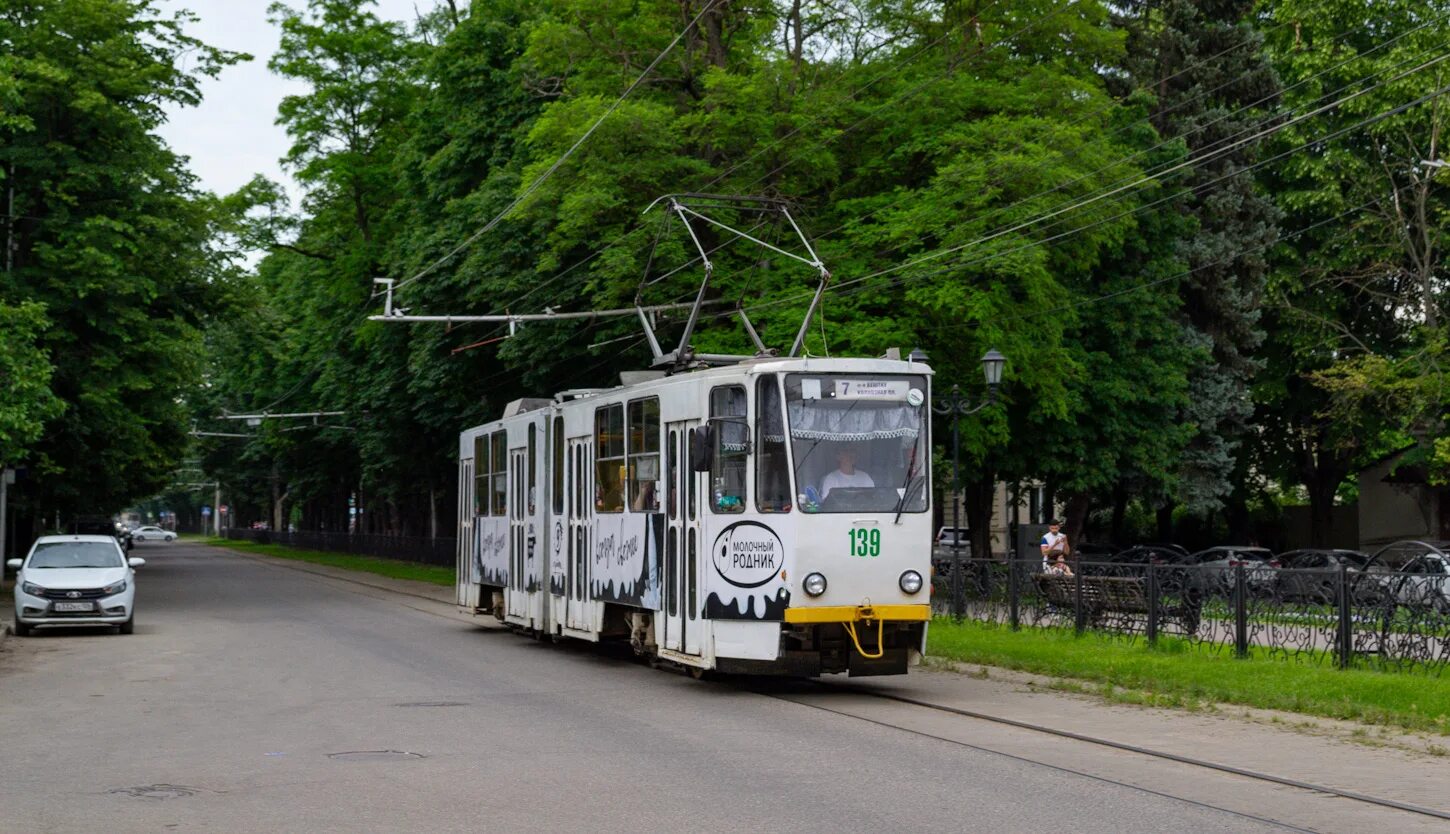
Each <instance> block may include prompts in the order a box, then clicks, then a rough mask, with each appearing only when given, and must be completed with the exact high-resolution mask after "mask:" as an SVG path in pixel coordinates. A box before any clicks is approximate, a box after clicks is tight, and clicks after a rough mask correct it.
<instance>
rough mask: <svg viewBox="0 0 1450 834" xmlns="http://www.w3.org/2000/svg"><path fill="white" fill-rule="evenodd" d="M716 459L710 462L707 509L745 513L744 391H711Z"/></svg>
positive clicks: (746, 442) (738, 388)
mask: <svg viewBox="0 0 1450 834" xmlns="http://www.w3.org/2000/svg"><path fill="white" fill-rule="evenodd" d="M710 416H711V417H724V418H729V419H724V420H713V421H712V423H713V425H714V427H715V459H714V460H713V461H711V463H710V508H711V509H712V510H714V511H715V512H717V513H743V512H745V480H746V467H747V465H748V461H749V458H748V456H747V454H746V450H747V449H748V448H749V445H750V428H749V426H747V425H746V421H745V416H746V411H745V389H744V388H743V387H741V386H739V385H729V386H721V387H719V388H716V389H714V390H712V391H711V392H710Z"/></svg>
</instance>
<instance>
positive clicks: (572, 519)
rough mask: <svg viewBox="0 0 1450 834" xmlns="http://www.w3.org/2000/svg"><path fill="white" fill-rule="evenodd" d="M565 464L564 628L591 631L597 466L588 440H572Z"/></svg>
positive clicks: (567, 450) (585, 438) (584, 438)
mask: <svg viewBox="0 0 1450 834" xmlns="http://www.w3.org/2000/svg"><path fill="white" fill-rule="evenodd" d="M565 451H566V455H565V458H564V465H565V466H567V467H568V471H567V473H566V475H567V480H568V483H567V485H566V486H565V490H566V491H567V493H568V500H567V501H566V502H565V503H566V504H567V505H568V506H567V510H568V515H569V529H568V533H567V537H566V539H565V542H564V546H565V568H564V572H565V580H564V591H565V597H564V627H565V628H571V629H575V630H578V631H588V630H589V628H590V622H589V607H588V605H586V604H585V603H586V598H587V596H588V591H589V562H590V559H589V553H590V549H589V547H590V541H589V539H590V531H591V524H590V522H591V519H592V517H593V507H594V489H593V486H592V483H591V480H592V475H593V469H594V467H593V466H591V465H590V461H591V460H592V459H593V458H592V457H591V455H590V449H589V438H588V437H576V438H571V439H570V440H569V442H568V446H567V448H566V450H565Z"/></svg>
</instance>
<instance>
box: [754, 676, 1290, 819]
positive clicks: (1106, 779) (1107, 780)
mask: <svg viewBox="0 0 1450 834" xmlns="http://www.w3.org/2000/svg"><path fill="white" fill-rule="evenodd" d="M822 685H823V686H830V685H829V684H822ZM752 691H754V692H755V693H756V694H758V695H763V696H765V697H767V698H772V699H774V700H777V701H784V702H786V703H788V704H795V705H796V706H800V707H805V708H806V709H814V710H819V711H821V712H825V713H830V714H831V715H839V716H841V717H843V718H853V719H855V720H857V721H864V722H865V723H867V724H874V725H876V726H878V727H885V728H887V729H890V730H900V731H901V732H903V733H910V734H911V735H914V736H921V737H922V738H929V739H932V740H933V741H944V742H946V743H947V744H953V745H956V746H957V747H965V748H966V749H968V750H976V751H977V752H979V753H987V754H989V755H993V756H1001V757H1002V758H1004V759H1011V760H1012V761H1015V762H1022V763H1023V764H1029V765H1033V766H1034V767H1045V768H1047V769H1049V770H1055V771H1058V772H1059V773H1068V774H1071V775H1073V776H1081V777H1082V778H1084V779H1091V780H1093V781H1094V782H1102V783H1104V784H1107V785H1115V786H1117V787H1120V788H1127V789H1128V790H1131V791H1137V792H1139V793H1146V794H1148V795H1150V796H1157V797H1161V798H1163V799H1168V800H1172V801H1174V802H1182V803H1184V804H1185V805H1192V806H1194V807H1197V808H1203V809H1205V810H1209V811H1216V812H1218V813H1221V814H1229V815H1231V816H1235V817H1242V818H1243V819H1249V820H1253V821H1255V822H1260V823H1263V824H1265V825H1272V826H1275V827H1278V828H1286V829H1288V830H1290V831H1301V832H1314V831H1315V830H1314V829H1312V828H1304V827H1302V826H1298V825H1294V824H1293V823H1289V822H1284V821H1283V820H1276V819H1272V818H1270V817H1262V816H1259V815H1257V814H1251V813H1248V812H1247V811H1235V810H1234V809H1232V808H1224V807H1223V806H1221V805H1214V804H1212V803H1209V802H1204V801H1202V800H1198V799H1189V798H1187V797H1183V796H1178V795H1177V794H1172V793H1168V792H1167V791H1160V790H1156V789H1154V788H1148V787H1144V786H1142V785H1135V784H1133V783H1132V782H1125V781H1123V780H1121V779H1114V778H1112V777H1110V776H1103V775H1100V774H1097V773H1089V772H1087V771H1085V770H1077V769H1076V768H1071V767H1067V766H1065V765H1058V764H1052V763H1051V762H1044V761H1042V760H1040V759H1033V758H1030V757H1027V756H1021V755H1018V754H1016V753H1008V752H1005V751H1003V750H997V749H994V748H991V747H984V746H982V745H980V744H973V743H971V742H969V741H962V740H960V739H955V738H947V737H946V736H939V735H936V734H935V733H929V732H926V731H924V730H913V729H912V728H910V727H903V726H901V725H900V724H893V723H891V722H890V721H882V720H880V719H878V718H870V717H868V716H864V715H857V714H856V713H853V712H847V711H845V710H840V709H833V708H831V707H825V706H821V705H819V704H812V703H809V702H806V701H800V700H796V699H795V698H791V697H787V696H785V695H777V694H772V693H769V692H759V691H758V690H752ZM863 694H869V693H863Z"/></svg>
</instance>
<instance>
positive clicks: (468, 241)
mask: <svg viewBox="0 0 1450 834" xmlns="http://www.w3.org/2000/svg"><path fill="white" fill-rule="evenodd" d="M719 2H720V0H709V2H707V3H706V4H705V5H704V7H703V8H701V9H700V12H699V14H697V15H695V17H694V19H693V20H691V21H690V22H689V23H688V24H686V25H685V28H684V29H681V30H680V32H679V33H678V34H677V35H675V38H674V40H672V41H670V43H669V45H668V46H666V47H665V48H664V49H663V50H661V51H660V53H659V54H658V55H656V56H655V58H654V60H653V61H650V63H649V66H647V67H645V68H644V70H643V71H642V72H640V74H639V75H638V76H637V77H636V78H635V79H634V81H633V82H631V83H630V85H629V86H628V87H627V88H625V90H624V92H623V93H621V94H620V96H619V97H618V98H616V99H615V100H614V103H612V104H610V105H609V107H608V109H606V110H605V111H604V112H603V113H602V114H600V116H599V118H597V119H595V120H594V123H593V124H592V125H590V126H589V129H588V130H586V131H584V134H583V135H582V136H580V137H579V138H578V139H577V140H575V142H574V144H573V145H570V146H569V149H568V150H566V151H564V153H563V155H561V156H560V157H559V158H558V159H556V160H554V164H552V165H550V166H549V167H548V169H547V170H545V171H544V173H543V174H541V175H539V176H538V177H537V178H536V179H535V180H534V181H533V182H532V183H530V184H529V187H528V188H526V189H524V192H523V193H522V194H520V195H519V196H517V197H515V198H514V199H513V201H512V202H510V203H509V204H508V205H507V206H505V207H504V209H503V211H500V212H499V213H498V214H496V215H494V217H493V219H492V220H490V221H488V222H487V223H485V224H484V225H483V227H482V228H480V229H479V230H478V231H476V232H474V233H473V234H471V235H469V236H468V237H467V238H465V239H464V241H463V242H462V243H460V244H458V245H457V246H455V247H453V248H452V249H451V250H449V251H448V253H447V254H445V255H443V256H442V257H440V258H438V259H437V260H435V261H433V262H432V263H431V264H429V265H428V266H426V267H424V268H423V269H422V270H420V271H418V272H417V273H415V274H414V275H413V276H411V277H410V278H408V279H406V280H404V281H402V282H400V283H398V284H397V285H396V286H394V287H393V291H394V292H396V291H398V290H400V289H402V288H403V287H406V286H408V285H409V284H411V283H413V282H414V281H417V280H418V279H420V278H422V277H424V276H426V275H429V274H431V273H432V272H433V271H434V270H436V269H437V268H438V267H440V266H442V265H443V264H445V263H447V262H448V261H449V260H451V259H452V258H453V257H454V256H455V255H457V254H458V253H459V252H462V251H463V250H464V249H467V248H468V247H470V246H472V245H473V244H474V242H475V241H477V240H478V239H479V238H481V237H483V236H484V235H485V234H488V233H489V232H490V231H492V230H493V228H494V227H495V226H497V225H498V224H499V223H500V222H501V221H502V220H503V219H504V217H505V216H507V215H508V213H509V212H511V211H513V210H514V209H515V208H516V207H518V205H519V204H520V203H522V202H523V201H524V200H527V199H528V198H529V197H530V196H531V195H533V193H534V192H535V191H537V190H538V189H539V188H540V187H541V186H542V185H543V184H544V183H545V182H547V181H548V179H549V177H551V176H553V175H554V172H555V171H557V170H559V168H560V167H561V166H563V164H564V163H565V162H567V161H568V160H569V157H571V156H573V155H574V152H575V151H577V150H579V148H580V147H582V146H583V145H584V143H585V142H587V141H588V140H589V137H590V136H593V135H594V131H596V130H598V129H599V126H600V125H602V124H604V120H605V119H608V118H609V117H610V116H611V115H612V114H613V113H614V111H615V110H617V109H619V106H620V105H621V104H623V103H624V101H625V99H627V98H629V96H630V94H631V93H633V92H634V91H635V89H636V88H638V87H639V85H640V84H642V83H644V80H645V79H646V78H648V77H649V76H650V74H652V73H653V72H654V70H655V67H657V66H659V65H660V62H661V61H663V60H664V59H665V56H667V55H669V54H670V52H672V51H674V48H675V47H676V46H677V45H679V43H680V41H681V40H684V37H685V35H687V34H689V32H690V30H691V29H693V28H695V25H696V24H697V23H699V22H700V20H701V18H703V17H704V16H705V15H706V13H708V12H709V11H710V10H711V9H713V8H714V7H715V6H716V5H717V4H718V3H719Z"/></svg>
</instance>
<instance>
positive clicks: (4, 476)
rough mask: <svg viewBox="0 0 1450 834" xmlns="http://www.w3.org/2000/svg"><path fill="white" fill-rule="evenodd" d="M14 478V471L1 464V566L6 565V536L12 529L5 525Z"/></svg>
mask: <svg viewBox="0 0 1450 834" xmlns="http://www.w3.org/2000/svg"><path fill="white" fill-rule="evenodd" d="M14 477H15V470H14V469H11V468H10V467H8V466H5V465H4V464H0V565H3V564H5V543H6V541H7V540H8V538H7V536H6V535H5V534H6V531H7V530H9V529H10V528H9V527H7V526H6V524H5V509H6V502H8V501H9V500H10V491H9V490H10V479H11V478H14Z"/></svg>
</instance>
